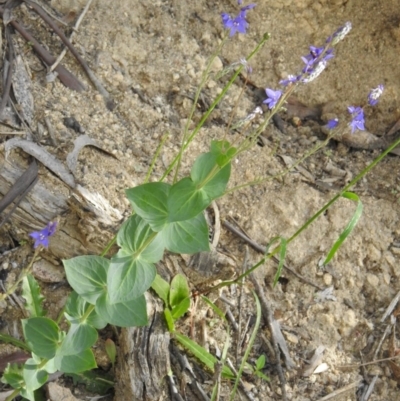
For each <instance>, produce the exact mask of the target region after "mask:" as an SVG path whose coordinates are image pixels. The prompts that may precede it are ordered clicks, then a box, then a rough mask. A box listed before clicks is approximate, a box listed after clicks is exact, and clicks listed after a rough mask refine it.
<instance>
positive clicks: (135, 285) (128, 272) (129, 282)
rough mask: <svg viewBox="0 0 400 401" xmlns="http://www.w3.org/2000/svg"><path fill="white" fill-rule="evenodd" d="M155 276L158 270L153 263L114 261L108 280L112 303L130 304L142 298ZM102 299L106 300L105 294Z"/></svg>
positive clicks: (129, 260)
mask: <svg viewBox="0 0 400 401" xmlns="http://www.w3.org/2000/svg"><path fill="white" fill-rule="evenodd" d="M117 256H118V255H117ZM155 276H156V268H155V266H154V265H153V264H152V263H148V262H144V261H141V260H132V259H131V258H129V257H128V258H124V259H122V258H121V259H117V258H116V259H113V260H112V262H111V265H110V269H109V271H108V278H107V279H108V293H109V297H110V302H111V303H112V304H116V303H119V302H129V301H131V300H133V299H136V298H139V297H141V296H142V295H143V294H144V292H145V291H146V290H148V289H149V288H150V286H151V283H152V282H153V281H154V278H155ZM102 297H103V299H104V294H103V295H102ZM96 306H97V305H96ZM96 310H97V309H96ZM100 316H103V315H102V314H100Z"/></svg>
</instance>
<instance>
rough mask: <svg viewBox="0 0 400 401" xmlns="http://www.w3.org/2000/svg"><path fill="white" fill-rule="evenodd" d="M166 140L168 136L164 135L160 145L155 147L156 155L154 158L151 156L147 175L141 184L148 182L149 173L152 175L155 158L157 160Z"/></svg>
mask: <svg viewBox="0 0 400 401" xmlns="http://www.w3.org/2000/svg"><path fill="white" fill-rule="evenodd" d="M167 139H168V134H164V135H163V137H162V138H161V142H160V144H159V145H158V147H157V150H156V153H155V154H154V156H153V159H152V161H151V165H150V167H149V171H148V172H147V174H146V178H145V179H144V182H143V184H145V183H146V182H148V181H149V178H150V175H151V173H152V171H153V168H154V165H155V164H156V160H157V158H158V155H159V154H160V152H161V149H162V147H163V146H164V144H165V141H166V140H167Z"/></svg>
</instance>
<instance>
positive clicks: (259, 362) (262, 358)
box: [256, 354, 265, 370]
mask: <svg viewBox="0 0 400 401" xmlns="http://www.w3.org/2000/svg"><path fill="white" fill-rule="evenodd" d="M264 366H265V355H264V354H262V355H260V356H259V357H258V359H257V360H256V369H257V370H261V369H262V368H263V367H264Z"/></svg>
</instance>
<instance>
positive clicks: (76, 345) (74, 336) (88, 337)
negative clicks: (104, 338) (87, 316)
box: [56, 323, 98, 356]
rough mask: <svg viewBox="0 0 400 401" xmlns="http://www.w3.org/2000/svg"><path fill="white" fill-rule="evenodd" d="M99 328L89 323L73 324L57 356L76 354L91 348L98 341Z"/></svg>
mask: <svg viewBox="0 0 400 401" xmlns="http://www.w3.org/2000/svg"><path fill="white" fill-rule="evenodd" d="M97 337H98V334H97V330H96V329H95V328H94V327H92V326H89V325H88V324H85V323H81V324H72V325H71V327H70V328H69V330H68V333H67V335H66V336H65V338H64V339H63V341H62V343H61V346H60V347H59V349H58V350H57V353H56V355H57V356H64V355H75V354H79V353H80V352H82V351H84V350H85V349H88V348H90V347H91V346H92V345H93V344H94V343H95V342H96V341H97Z"/></svg>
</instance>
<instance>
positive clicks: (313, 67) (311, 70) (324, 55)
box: [279, 22, 351, 86]
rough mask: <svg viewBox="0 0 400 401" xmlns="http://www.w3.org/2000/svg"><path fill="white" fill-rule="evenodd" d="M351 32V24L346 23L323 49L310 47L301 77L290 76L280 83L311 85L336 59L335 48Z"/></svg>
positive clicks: (285, 84)
mask: <svg viewBox="0 0 400 401" xmlns="http://www.w3.org/2000/svg"><path fill="white" fill-rule="evenodd" d="M350 30H351V23H350V22H346V23H345V24H344V25H343V26H342V27H340V28H339V29H338V30H337V31H336V32H335V33H334V34H333V35H332V36H330V37H329V38H328V39H327V40H326V45H325V46H322V47H316V46H310V47H309V49H310V52H309V53H308V54H307V55H305V56H303V57H302V58H301V59H302V60H303V62H304V64H305V66H304V67H303V69H302V72H301V74H299V75H297V76H296V75H289V76H288V77H287V78H286V79H283V80H282V81H280V82H279V83H280V84H281V85H283V86H288V85H290V84H293V83H296V82H303V83H309V82H311V81H313V80H314V79H315V78H317V77H318V76H319V75H320V74H321V73H322V71H324V69H325V68H326V66H327V62H328V60H330V59H331V58H333V57H334V54H333V48H332V46H334V45H335V44H337V43H338V42H339V41H340V40H342V39H343V38H344V37H345V36H346V35H347V34H348V33H349V32H350Z"/></svg>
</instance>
